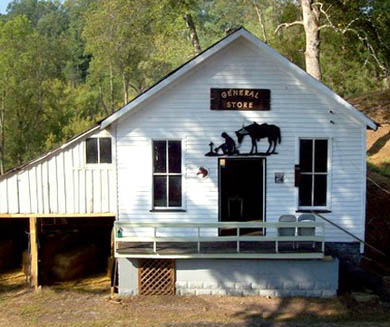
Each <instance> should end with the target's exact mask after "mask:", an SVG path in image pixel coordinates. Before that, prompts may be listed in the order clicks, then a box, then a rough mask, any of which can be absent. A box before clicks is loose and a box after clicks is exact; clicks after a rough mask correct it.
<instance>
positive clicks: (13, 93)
mask: <svg viewBox="0 0 390 327" xmlns="http://www.w3.org/2000/svg"><path fill="white" fill-rule="evenodd" d="M321 3H323V9H324V10H327V13H328V15H329V16H328V17H329V19H330V20H331V23H332V24H333V25H332V26H330V27H329V26H328V28H323V29H322V30H321V65H322V71H323V81H324V83H326V84H327V85H329V86H330V87H331V88H332V89H334V90H335V91H337V92H338V93H340V94H341V95H343V96H349V95H352V94H356V93H361V92H368V91H372V90H379V89H381V88H382V87H384V84H383V80H385V81H386V80H389V78H388V77H389V75H390V29H389V27H388V26H389V23H390V0H356V1H345V0H324V1H321ZM188 14H190V15H191V17H192V19H193V21H194V24H195V27H196V33H197V35H198V38H199V40H200V44H201V47H202V49H206V48H207V47H209V46H210V45H211V44H213V43H214V42H215V41H217V40H219V39H220V38H222V37H224V36H225V33H226V31H227V30H229V29H230V30H232V29H236V28H238V27H240V26H244V27H245V28H247V29H248V30H249V31H251V32H252V33H254V34H255V35H256V36H257V37H259V38H260V39H262V40H264V41H265V42H267V43H268V44H270V45H271V46H272V47H274V48H275V49H277V50H278V51H279V52H281V53H282V54H283V55H284V56H286V57H287V58H288V59H289V60H291V61H292V62H294V63H296V64H297V65H299V66H300V67H302V68H304V51H305V37H304V33H303V27H302V26H293V27H291V28H290V29H288V30H280V31H279V32H278V33H275V29H276V27H277V26H278V25H279V24H281V23H285V22H293V21H296V20H300V19H302V13H301V8H300V5H299V1H297V0H278V1H273V0H231V1H224V0H138V1H135V0H65V1H59V0H46V1H45V0H14V1H12V2H11V3H10V5H9V7H8V10H7V14H6V15H1V16H0V168H1V164H2V162H4V163H5V166H6V168H10V167H12V166H15V165H18V164H20V163H22V162H24V161H26V160H29V159H31V158H33V157H35V156H36V155H37V154H39V153H41V152H43V151H47V150H48V149H50V148H52V147H54V146H56V145H58V144H60V143H62V142H64V141H65V140H66V139H68V138H70V137H72V136H74V135H75V134H77V133H80V132H82V131H83V130H85V129H87V128H89V127H91V126H92V125H93V124H94V123H95V122H96V121H97V120H100V119H102V118H103V117H104V116H105V115H108V114H110V113H111V112H112V111H113V110H116V109H117V108H119V107H121V106H123V104H124V103H127V102H128V101H130V99H131V98H132V97H134V96H136V95H137V94H139V93H140V92H142V91H144V90H145V89H147V88H148V87H150V86H151V85H152V84H153V83H155V82H156V81H158V80H159V79H160V78H162V77H163V76H164V75H166V74H167V73H168V72H170V71H171V70H172V69H174V68H176V67H178V66H180V65H181V64H182V63H184V62H185V61H187V60H189V59H191V58H192V56H193V54H194V49H193V46H192V44H191V37H190V32H191V31H190V30H189V28H188V27H187V26H186V22H185V20H184V17H185V15H188ZM321 24H327V25H330V24H329V21H328V20H327V19H326V16H324V15H321ZM386 78H387V79H386ZM2 153H4V158H3V157H2ZM0 171H1V169H0Z"/></svg>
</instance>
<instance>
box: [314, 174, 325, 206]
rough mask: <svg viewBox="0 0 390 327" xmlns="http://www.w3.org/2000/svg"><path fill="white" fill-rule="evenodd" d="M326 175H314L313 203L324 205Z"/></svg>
mask: <svg viewBox="0 0 390 327" xmlns="http://www.w3.org/2000/svg"><path fill="white" fill-rule="evenodd" d="M326 179H327V176H326V175H317V176H315V177H314V205H315V206H326Z"/></svg>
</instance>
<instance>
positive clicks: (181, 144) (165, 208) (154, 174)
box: [150, 137, 186, 212]
mask: <svg viewBox="0 0 390 327" xmlns="http://www.w3.org/2000/svg"><path fill="white" fill-rule="evenodd" d="M155 141H165V142H166V145H167V146H166V160H167V165H166V167H167V169H168V160H169V158H168V142H169V141H177V142H180V147H181V173H168V172H166V173H154V171H153V170H154V161H153V160H154V159H153V142H155ZM184 148H185V147H184V142H183V139H180V138H167V137H161V138H154V139H152V140H151V141H150V149H151V156H150V157H151V158H152V174H151V176H152V178H151V188H150V189H151V190H152V192H151V204H152V205H151V211H154V210H155V211H167V212H169V211H175V210H178V211H185V210H186V206H185V178H184V177H185V172H184V168H185V164H184V160H185V155H184V154H185V152H184V150H185V149H184ZM156 175H157V176H181V206H180V207H169V206H166V207H159V206H155V205H154V182H153V180H154V179H153V177H154V176H156ZM167 180H168V182H167V204H169V178H168V179H167Z"/></svg>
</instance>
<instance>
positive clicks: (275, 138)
mask: <svg viewBox="0 0 390 327" xmlns="http://www.w3.org/2000/svg"><path fill="white" fill-rule="evenodd" d="M246 135H249V137H250V138H251V140H252V148H251V151H250V154H259V153H258V151H257V142H259V141H260V140H261V139H263V138H268V143H269V146H268V149H267V151H266V152H265V154H275V153H276V152H275V150H276V145H277V144H280V142H281V141H282V137H281V135H280V128H279V127H278V126H276V125H268V124H266V123H265V124H261V125H259V124H257V123H256V122H254V123H253V124H250V125H248V126H244V127H242V128H241V129H240V130H238V131H236V136H237V140H238V144H241V143H242V141H243V139H244V137H245V136H246ZM271 149H272V151H271Z"/></svg>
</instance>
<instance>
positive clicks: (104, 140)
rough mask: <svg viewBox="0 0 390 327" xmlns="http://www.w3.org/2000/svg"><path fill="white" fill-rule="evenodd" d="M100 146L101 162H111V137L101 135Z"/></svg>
mask: <svg viewBox="0 0 390 327" xmlns="http://www.w3.org/2000/svg"><path fill="white" fill-rule="evenodd" d="M99 146H100V163H111V162H112V159H111V138H110V137H101V138H100V139H99Z"/></svg>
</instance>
